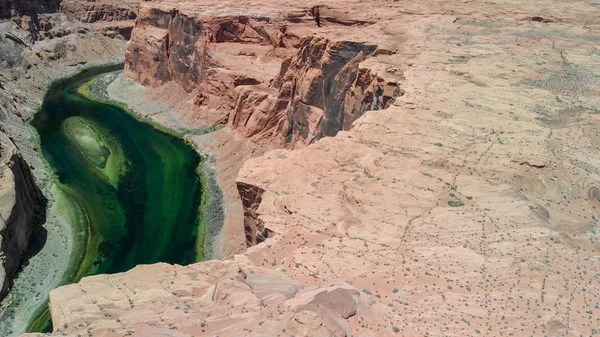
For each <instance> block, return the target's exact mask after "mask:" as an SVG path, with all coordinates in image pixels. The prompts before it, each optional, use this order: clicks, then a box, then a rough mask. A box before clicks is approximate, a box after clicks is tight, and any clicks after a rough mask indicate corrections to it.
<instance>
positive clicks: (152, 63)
mask: <svg viewBox="0 0 600 337" xmlns="http://www.w3.org/2000/svg"><path fill="white" fill-rule="evenodd" d="M169 5H171V6H172V7H169ZM321 12H322V14H321V17H322V18H323V20H325V21H330V22H331V24H332V25H336V26H341V27H346V26H361V25H365V24H367V21H361V20H351V19H348V18H346V17H345V15H343V14H342V13H341V11H333V10H330V9H329V8H326V7H323V8H322V10H321ZM309 13H310V11H309V10H308V9H305V8H291V9H290V10H289V11H285V12H284V11H277V10H275V9H271V10H270V11H269V10H266V11H264V12H257V13H252V12H250V13H243V11H239V10H237V9H236V8H232V9H230V10H227V11H224V12H217V11H215V10H214V9H213V8H210V6H208V5H202V4H196V3H194V4H182V5H175V4H171V3H169V2H165V3H144V4H142V7H141V8H140V13H139V18H138V20H137V21H136V29H135V31H134V34H133V36H132V39H131V42H130V43H129V46H128V49H127V55H126V59H127V61H126V66H125V73H126V74H127V75H128V76H130V77H131V78H133V79H135V80H136V81H139V82H140V83H142V84H144V85H147V86H151V87H157V86H161V85H163V84H165V83H166V82H169V81H175V82H176V83H178V84H179V85H181V86H182V87H183V89H184V90H185V91H187V92H189V93H190V94H191V95H193V96H194V97H195V98H194V100H193V104H194V105H193V106H190V109H191V110H192V111H191V112H192V113H194V111H196V114H197V115H198V116H201V118H203V119H205V120H206V123H208V126H210V125H214V124H224V123H228V124H229V125H230V126H231V127H232V128H233V129H234V130H236V131H237V132H239V133H240V134H242V135H243V136H244V137H246V138H251V139H253V140H254V141H259V142H260V141H272V142H278V143H280V144H282V145H285V146H288V147H293V146H294V145H295V144H301V145H307V144H310V143H312V142H314V141H315V140H316V139H319V138H322V137H324V136H333V135H335V134H336V133H337V132H338V131H340V130H347V129H348V128H349V127H350V125H351V124H352V122H353V121H354V120H356V119H357V118H358V117H360V116H361V115H362V114H363V113H364V112H365V111H367V110H378V109H383V108H386V107H387V106H388V105H389V103H390V102H391V101H392V99H393V98H394V97H396V96H399V95H401V93H402V91H401V90H400V88H399V83H398V77H394V76H390V75H389V74H387V75H385V78H382V77H380V76H379V75H377V74H375V73H372V72H371V71H370V70H368V69H366V68H361V67H360V63H361V62H362V61H364V60H365V59H367V58H368V57H372V56H373V57H374V56H377V55H383V54H390V53H392V51H390V50H386V49H381V48H378V46H377V45H375V44H368V43H364V42H354V41H348V40H345V39H343V38H342V39H336V40H331V39H326V38H317V37H314V38H313V37H306V38H304V37H303V36H302V35H304V34H306V31H305V30H306V28H307V27H310V26H312V25H313V24H314V23H313V22H312V18H311V17H310V16H309Z"/></svg>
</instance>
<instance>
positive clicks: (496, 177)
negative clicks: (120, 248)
mask: <svg viewBox="0 0 600 337" xmlns="http://www.w3.org/2000/svg"><path fill="white" fill-rule="evenodd" d="M303 5H304V4H298V3H296V2H294V1H289V0H281V1H268V0H248V1H244V2H240V1H229V0H220V1H216V0H214V1H213V0H202V1H199V0H198V1H186V2H179V1H170V0H150V1H145V2H143V3H142V5H141V6H142V10H141V11H140V15H139V16H138V21H137V23H136V28H135V30H134V32H133V39H132V42H131V43H130V44H129V46H128V56H127V57H128V60H132V62H133V63H131V64H130V65H128V70H127V72H128V74H129V76H131V77H133V78H134V79H136V80H138V81H140V82H142V83H146V85H147V86H148V87H147V88H146V87H145V88H144V89H147V90H149V91H151V90H154V89H156V92H160V90H167V91H164V93H167V94H170V93H172V92H175V93H177V95H176V96H175V98H171V97H170V95H167V94H165V95H163V96H155V97H161V98H163V100H164V101H167V102H168V103H169V104H170V102H174V101H175V100H176V101H175V103H177V101H182V102H184V103H185V104H187V105H185V106H186V108H185V110H186V111H188V112H190V113H189V114H181V115H179V116H183V117H184V118H183V119H182V120H181V122H182V123H183V124H185V125H194V126H197V125H201V123H203V122H204V121H208V122H210V123H208V124H211V123H213V124H214V123H227V124H228V126H229V127H225V128H223V129H221V130H218V131H216V132H213V133H210V134H204V135H197V134H195V135H189V137H190V138H191V139H192V141H194V142H197V143H201V144H210V145H211V146H212V148H213V149H216V150H215V152H216V153H217V154H216V155H219V156H220V157H219V161H218V162H217V165H216V167H217V168H218V170H219V173H221V172H223V170H230V168H229V167H224V166H227V165H228V164H230V166H231V167H234V169H232V170H231V171H227V174H228V176H234V173H233V172H235V173H238V168H239V167H240V166H242V164H240V163H237V162H236V160H239V158H244V160H245V159H246V158H249V157H253V158H250V159H248V160H247V161H245V163H244V164H243V167H242V168H241V170H239V174H237V177H234V178H232V179H231V180H226V181H225V183H229V184H230V185H231V187H232V188H233V189H234V190H235V191H234V192H235V193H237V194H238V195H241V198H242V199H243V204H244V205H243V206H244V208H245V209H244V210H242V211H245V212H244V213H245V214H246V222H245V223H243V222H242V221H239V223H238V227H237V228H235V229H239V232H240V233H244V234H249V237H246V238H244V237H242V236H240V240H243V241H247V242H246V243H249V244H250V245H252V244H254V243H255V242H256V243H258V242H259V241H262V239H263V238H264V241H262V242H261V243H258V244H256V245H255V246H252V247H249V248H248V249H247V250H246V251H245V252H244V253H240V254H238V255H233V254H232V256H231V258H229V259H226V260H223V261H210V262H206V263H198V264H192V265H189V266H170V265H166V264H157V265H150V266H138V267H136V268H134V269H133V270H130V271H129V272H126V273H122V274H116V275H98V276H94V277H89V278H84V279H83V280H82V281H81V282H80V283H79V284H74V285H69V286H66V287H61V288H59V289H56V290H55V291H53V292H52V293H51V296H50V301H51V313H52V317H53V320H54V322H55V331H54V332H53V335H54V336H60V335H63V334H67V335H77V334H82V335H86V334H87V335H89V334H92V335H102V336H123V335H134V336H135V335H142V336H159V335H160V336H170V337H190V336H199V335H207V336H213V335H217V334H218V335H219V336H222V337H230V336H231V337H237V336H248V337H258V336H261V337H267V336H268V337H277V336H290V335H294V336H305V337H308V336H315V335H316V336H330V337H331V336H359V337H374V336H386V337H387V336H442V335H444V336H445V335H452V336H478V335H482V336H483V335H486V336H488V335H489V336H503V335H506V336H508V335H514V336H521V335H528V336H529V335H531V336H540V335H548V336H559V335H560V336H580V335H584V336H588V335H593V334H595V333H597V328H596V327H597V326H598V315H597V310H598V308H596V305H597V303H600V291H599V288H598V287H597V286H596V285H597V284H598V277H600V276H598V275H600V263H599V261H600V255H599V254H598V252H599V251H600V240H599V237H598V230H599V226H600V223H599V220H598V219H600V214H599V213H598V207H600V200H598V198H597V196H598V190H599V189H600V183H599V182H600V160H599V159H598V158H600V156H599V155H598V153H597V152H598V148H600V135H599V134H598V132H597V130H598V127H599V124H600V119H599V118H598V116H599V115H600V112H599V111H598V108H597V107H598V106H600V92H599V88H600V86H599V85H598V83H599V79H600V70H599V69H600V63H599V60H600V58H598V53H599V51H598V47H597V42H598V41H599V39H600V26H599V25H598V23H597V18H596V16H597V10H596V8H594V5H593V4H591V3H590V2H589V1H584V0H571V1H554V2H552V4H551V6H550V5H548V1H546V0H532V1H527V2H524V1H516V0H507V1H500V2H493V1H492V2H490V1H487V2H481V1H480V2H477V1H471V2H465V1H461V0H425V1H412V2H411V1H374V0H360V1H359V0H347V1H343V2H336V1H332V2H328V5H329V6H330V7H325V6H319V7H318V8H317V9H318V13H319V20H317V17H316V12H317V9H315V8H309V6H311V5H312V4H310V5H308V4H307V5H306V6H307V7H305V8H302V6H303ZM172 10H173V11H172ZM153 11H154V13H163V14H160V15H155V14H152V13H153ZM308 12H312V13H313V15H315V16H314V18H313V17H311V16H310V15H309V14H307V13H308ZM332 12H334V15H331V13H332ZM165 13H169V14H170V15H169V14H165ZM171 13H172V14H171ZM340 13H343V15H342V14H340ZM184 16H185V19H184V18H183V17H184ZM177 17H179V19H177V20H175V21H178V22H181V23H182V24H181V26H179V25H180V24H175V23H174V22H175V21H173V19H174V18H177ZM239 17H247V18H253V19H252V20H250V19H248V24H250V26H248V24H246V23H244V22H246V20H245V19H242V20H241V22H240V20H239V19H238V18H239ZM144 18H146V19H144ZM222 21H225V22H233V23H231V24H227V25H225V27H226V28H224V29H223V31H222V35H219V34H216V33H215V32H219V29H213V30H209V31H208V32H207V31H206V30H205V29H206V27H205V26H202V25H199V24H194V23H198V22H203V23H204V22H222ZM254 21H256V22H254ZM251 22H254V23H251ZM183 23H185V24H183ZM278 23H281V24H282V25H285V29H284V30H283V31H282V30H281V28H283V27H280V29H279V32H280V33H281V34H283V35H285V36H286V37H284V38H283V40H284V42H285V41H288V40H287V39H288V38H289V41H291V42H292V44H293V45H292V46H291V47H285V48H283V47H280V46H279V45H278V44H275V45H273V44H271V43H270V42H266V40H263V39H261V37H260V36H262V35H261V34H259V37H256V36H254V32H256V33H260V32H259V30H257V29H255V28H253V27H257V25H263V26H269V25H277V24H278ZM252 25H253V26H252ZM200 26H202V27H204V28H202V32H207V35H203V34H202V33H201V32H200ZM174 27H180V28H177V30H176V31H171V30H172V29H174ZM182 31H183V32H189V33H182ZM240 31H242V32H247V33H248V35H244V33H240ZM192 32H194V34H192ZM208 33H210V34H208ZM195 35H199V36H198V37H196V36H195ZM211 36H213V37H212V40H213V41H212V42H211ZM217 36H220V37H219V39H227V41H226V42H218V43H217V42H215V40H216V38H217ZM236 36H237V37H236ZM241 36H243V37H241ZM248 36H250V37H248ZM250 38H251V39H252V40H253V41H256V42H249V41H250V40H245V42H244V43H238V42H235V39H240V40H241V39H250ZM186 41H188V42H189V43H186ZM174 46H177V47H176V49H177V50H179V51H177V52H175V49H173V48H175V47H174ZM370 46H377V48H376V49H375V50H374V51H373V50H372V47H370ZM136 48H138V49H136ZM328 49H329V51H328ZM377 50H380V51H377ZM330 56H333V57H334V58H335V59H338V58H340V60H329V58H330ZM363 57H364V59H363ZM155 58H156V60H154V59H155ZM173 58H176V59H178V60H176V61H171V59H173ZM342 59H343V60H342ZM352 60H354V61H352ZM355 63H358V66H357V68H358V70H356V68H354V64H355ZM325 64H330V65H331V66H330V67H323V65H325ZM178 69H182V70H183V71H181V72H179V71H178ZM288 69H290V70H288ZM324 73H325V74H328V75H327V76H326V77H323V75H322V74H324ZM354 76H356V79H354V80H353V77H354ZM336 78H337V80H336V81H333V79H336ZM379 78H381V79H382V80H379ZM124 81H125V80H124ZM198 81H199V82H198ZM271 81H272V82H271ZM127 83H129V84H131V86H134V85H133V84H132V83H131V82H127ZM236 83H237V85H236ZM336 83H337V84H336ZM390 83H398V84H399V85H398V87H401V90H405V94H404V95H400V94H401V93H402V92H401V91H400V92H399V93H398V96H397V97H396V98H395V99H394V100H393V101H392V100H391V99H388V98H387V97H390V96H393V92H394V91H396V89H395V88H394V87H396V86H394V85H392V84H390ZM129 84H128V85H129ZM137 87H139V86H137ZM174 87H178V88H180V89H181V90H180V91H177V90H173V91H168V90H171V89H173V88H174ZM312 88H317V89H315V90H313V89H312ZM323 88H329V89H331V88H336V91H328V92H326V91H325V89H323ZM329 89H328V90H329ZM322 90H323V91H322ZM338 90H339V91H341V92H338ZM344 90H345V91H346V92H345V93H343V91H344ZM182 92H183V93H182ZM321 92H323V94H322V95H321ZM361 92H362V93H365V92H367V93H368V94H366V95H363V94H360V93H361ZM353 95H354V96H353ZM244 96H246V97H244ZM335 96H337V98H335V99H333V98H334V97H335ZM365 97H366V98H365ZM168 99H172V101H168ZM307 100H308V101H307ZM340 102H343V103H340ZM160 103H163V102H162V101H161V102H160ZM342 105H343V109H342ZM173 106H175V104H173ZM373 106H375V107H385V106H388V108H387V109H383V110H379V111H369V112H366V113H364V114H363V115H362V116H360V118H358V119H356V120H354V121H353V122H352V120H353V119H354V117H353V116H354V115H353V114H352V113H350V112H349V111H361V110H362V109H370V107H373ZM182 107H184V104H182V105H177V108H182ZM274 107H275V108H274ZM273 109H275V110H273ZM274 111H279V112H285V114H283V115H282V114H279V113H275V112H274ZM342 111H343V119H342ZM288 112H289V113H290V116H288V114H287V113H288ZM358 114H360V112H359V113H357V115H358ZM147 115H151V113H148V114H147ZM151 116H154V115H151ZM162 116H163V117H164V116H167V117H172V116H171V115H167V114H166V113H164V112H162ZM315 116H316V117H315ZM167 117H164V118H165V120H167ZM186 123H190V124H186ZM346 123H352V125H351V126H348V125H346ZM321 125H330V126H333V127H331V129H330V130H331V132H332V133H333V132H335V130H336V129H337V128H340V127H341V129H342V130H343V131H338V132H337V134H336V135H335V136H334V137H322V136H323V135H328V132H329V131H328V129H327V128H323V127H321ZM259 126H262V127H264V128H261V127H259ZM290 128H291V129H292V131H291V133H290V132H289V130H290ZM263 129H264V130H266V131H264V132H263ZM256 130H258V131H256ZM243 135H247V136H248V137H250V139H251V140H255V141H256V142H263V143H274V147H278V146H279V147H280V146H287V147H298V149H293V150H291V149H275V150H272V151H266V150H264V149H262V148H258V147H250V146H237V147H236V146H233V147H232V142H233V143H235V142H237V141H239V143H240V144H241V143H243V142H242V141H240V140H239V138H243ZM305 137H306V138H305ZM319 137H322V138H320V139H318V140H315V141H312V139H317V138H319ZM246 140H247V139H246ZM286 140H287V142H286ZM305 141H306V143H310V142H311V141H312V144H309V145H306V143H304V142H305ZM243 144H246V143H243ZM254 150H256V151H254ZM261 151H262V152H261ZM223 153H225V154H224V155H222V154H223ZM240 153H243V155H240ZM221 159H225V160H221ZM222 163H226V164H222ZM219 165H222V166H219ZM236 165H237V166H236ZM221 176H222V175H221ZM236 183H237V184H236ZM228 197H229V195H228ZM235 202H236V200H233V201H231V202H230V204H226V206H230V205H232V204H234V203H235ZM237 204H242V201H239V202H237V203H236V205H237ZM238 206H240V205H238ZM244 224H245V225H246V226H245V227H246V228H245V229H244V227H243V226H244ZM266 228H268V229H269V230H270V231H271V232H269V234H268V235H267V237H265V235H260V233H261V232H262V231H263V229H266ZM299 284H300V285H299ZM303 287H304V288H303ZM340 288H341V289H340ZM38 336H41V335H38Z"/></svg>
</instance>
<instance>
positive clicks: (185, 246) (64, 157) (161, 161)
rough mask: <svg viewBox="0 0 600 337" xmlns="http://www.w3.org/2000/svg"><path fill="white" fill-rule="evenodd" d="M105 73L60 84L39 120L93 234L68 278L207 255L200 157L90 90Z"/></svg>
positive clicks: (49, 152)
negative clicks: (91, 83)
mask: <svg viewBox="0 0 600 337" xmlns="http://www.w3.org/2000/svg"><path fill="white" fill-rule="evenodd" d="M104 71H106V70H104ZM99 72H100V70H95V71H89V72H86V73H82V74H80V75H77V76H75V77H73V78H71V79H69V80H66V81H59V82H58V83H56V84H54V85H53V86H52V87H51V88H50V89H49V91H48V93H47V95H46V97H45V100H44V103H43V105H42V108H41V110H40V111H39V112H38V113H37V114H36V115H35V118H34V119H33V121H32V125H33V126H34V127H35V128H36V129H37V131H38V133H39V136H40V141H41V150H42V152H43V155H44V157H45V159H46V160H47V161H48V163H49V164H50V166H51V168H52V169H53V171H54V172H55V174H56V177H57V184H58V186H59V188H60V189H61V190H63V191H64V192H65V194H66V195H67V196H68V198H69V200H70V202H71V204H72V205H73V207H72V208H73V210H75V212H77V213H78V215H79V216H78V218H79V219H80V221H79V222H80V223H78V224H73V225H74V226H80V227H81V228H83V229H84V230H83V231H82V232H83V233H86V234H85V235H82V236H80V239H81V242H78V243H77V246H78V247H79V248H78V249H77V250H78V251H77V252H76V255H77V258H76V260H78V261H76V262H75V264H74V266H73V267H72V268H71V272H70V273H71V275H67V276H66V277H65V278H66V280H65V281H66V283H71V282H76V281H78V280H79V279H81V278H82V277H83V276H87V275H94V274H101V273H117V272H122V271H126V270H129V269H131V268H133V267H134V266H136V265H138V264H148V263H155V262H168V263H177V264H187V263H191V262H195V261H198V260H200V259H202V258H203V255H202V252H203V250H202V247H203V239H204V235H203V229H202V228H201V226H200V219H199V217H200V216H199V206H200V204H201V191H202V186H201V183H200V178H199V175H198V173H197V172H199V171H198V166H199V164H200V157H199V156H198V155H197V153H196V152H195V151H194V149H192V147H190V146H189V145H187V144H186V143H185V142H184V141H183V140H181V139H180V138H178V137H176V136H174V135H171V134H169V133H166V132H163V131H160V130H158V129H156V128H154V127H153V126H152V125H150V124H147V123H145V122H142V121H140V120H138V119H136V118H134V117H133V116H132V115H131V114H129V113H127V112H126V111H124V110H123V109H122V108H120V107H117V106H115V105H111V104H105V103H101V102H98V101H95V100H92V99H89V98H87V95H84V94H82V93H85V90H81V88H82V86H84V84H85V83H86V82H88V81H90V80H91V79H93V76H95V75H97V74H98V73H99ZM85 87H86V86H84V87H83V88H85ZM78 89H80V90H79V91H78ZM48 321H49V320H48V312H47V310H46V312H45V313H44V314H41V315H40V316H39V317H38V318H37V319H36V320H35V321H34V322H33V323H32V325H31V326H30V329H29V330H31V331H41V330H45V329H47V328H45V327H44V326H46V325H47V324H48Z"/></svg>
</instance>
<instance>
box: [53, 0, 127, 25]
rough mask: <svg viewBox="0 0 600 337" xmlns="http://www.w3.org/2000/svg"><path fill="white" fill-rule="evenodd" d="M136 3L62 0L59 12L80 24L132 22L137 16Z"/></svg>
mask: <svg viewBox="0 0 600 337" xmlns="http://www.w3.org/2000/svg"><path fill="white" fill-rule="evenodd" d="M138 3H139V2H138V1H132V0H127V1H102V2H100V1H95V0H87V1H81V0H62V2H61V3H60V12H61V13H64V14H65V15H67V16H69V17H74V18H77V19H78V20H80V21H82V22H89V23H94V22H99V21H102V22H114V21H130V20H131V21H132V20H134V19H135V18H136V16H137V10H138Z"/></svg>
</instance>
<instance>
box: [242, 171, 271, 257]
mask: <svg viewBox="0 0 600 337" xmlns="http://www.w3.org/2000/svg"><path fill="white" fill-rule="evenodd" d="M237 188H238V192H239V193H240V198H241V199H242V204H243V206H244V231H245V233H246V245H247V246H248V247H251V246H255V245H257V244H259V243H261V242H263V241H265V239H266V238H268V237H269V236H270V235H272V234H273V231H272V230H270V229H268V228H266V227H265V225H264V222H263V221H262V220H261V219H259V218H258V214H257V213H256V210H257V209H258V206H260V203H261V201H262V194H263V193H264V192H265V190H264V189H262V188H260V187H258V186H253V185H250V184H246V183H243V182H237Z"/></svg>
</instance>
